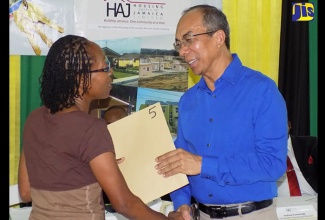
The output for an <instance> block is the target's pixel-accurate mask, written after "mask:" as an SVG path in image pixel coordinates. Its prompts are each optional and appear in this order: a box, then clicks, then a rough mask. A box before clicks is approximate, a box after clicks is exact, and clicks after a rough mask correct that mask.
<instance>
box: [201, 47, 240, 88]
mask: <svg viewBox="0 0 325 220" xmlns="http://www.w3.org/2000/svg"><path fill="white" fill-rule="evenodd" d="M231 55H232V61H231V62H230V64H229V65H228V67H227V68H226V69H225V71H224V72H223V74H222V75H221V77H220V79H222V80H225V81H227V82H229V83H231V84H233V85H234V84H236V83H237V82H238V80H239V78H240V75H239V74H238V73H239V72H240V68H242V67H243V65H242V62H241V61H240V59H239V57H238V55H237V54H236V53H233V54H231ZM215 83H217V81H216V82H215ZM198 88H201V89H206V88H207V85H206V83H205V81H204V78H203V77H201V79H200V81H199V82H198Z"/></svg>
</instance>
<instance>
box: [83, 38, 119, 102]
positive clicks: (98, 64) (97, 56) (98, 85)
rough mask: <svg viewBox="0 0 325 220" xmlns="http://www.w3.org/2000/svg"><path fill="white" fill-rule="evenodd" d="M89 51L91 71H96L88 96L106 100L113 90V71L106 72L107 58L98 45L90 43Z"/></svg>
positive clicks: (92, 74) (92, 76)
mask: <svg viewBox="0 0 325 220" xmlns="http://www.w3.org/2000/svg"><path fill="white" fill-rule="evenodd" d="M87 50H88V52H89V53H90V55H91V57H92V60H91V70H92V71H93V70H96V71H95V72H92V73H91V85H90V88H89V93H88V94H87V95H88V96H91V97H92V99H105V98H107V97H108V96H109V93H110V91H111V89H112V85H111V83H112V81H113V70H112V68H110V70H109V72H105V68H107V63H106V57H105V55H104V52H103V50H102V49H101V48H100V47H99V46H98V45H97V44H95V43H93V42H90V44H89V46H88V49H87Z"/></svg>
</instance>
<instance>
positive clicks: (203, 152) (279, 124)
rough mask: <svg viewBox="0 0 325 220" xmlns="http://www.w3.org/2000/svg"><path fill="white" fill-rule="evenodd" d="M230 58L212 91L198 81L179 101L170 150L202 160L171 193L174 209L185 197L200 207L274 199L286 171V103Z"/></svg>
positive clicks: (269, 81) (260, 78)
mask: <svg viewBox="0 0 325 220" xmlns="http://www.w3.org/2000/svg"><path fill="white" fill-rule="evenodd" d="M232 56H233V60H232V62H231V63H230V65H229V66H228V67H227V69H226V70H225V72H224V73H223V74H222V76H221V77H220V78H219V79H218V80H217V81H216V82H215V88H216V89H215V91H211V90H210V89H209V88H208V87H207V85H206V83H205V81H204V79H203V77H202V78H201V79H200V81H199V82H198V83H197V84H196V85H194V86H193V87H191V88H190V89H188V90H187V91H186V92H185V93H184V94H183V96H182V97H181V99H180V101H179V109H178V110H179V118H178V132H177V138H176V140H175V146H176V148H183V149H185V150H187V151H189V152H191V153H193V154H197V155H200V156H202V167H201V173H200V174H198V175H194V176H188V179H189V182H190V183H189V184H188V185H187V186H184V187H182V188H180V189H178V190H176V191H174V192H172V193H171V198H172V200H173V203H174V209H175V210H176V209H177V208H178V207H179V206H180V205H182V204H190V197H191V196H193V197H195V198H196V199H197V200H198V201H199V202H201V203H206V204H232V203H240V202H247V201H261V200H265V199H270V198H274V197H276V196H277V185H276V180H277V179H279V178H280V177H281V176H282V175H283V174H284V172H285V170H286V155H287V139H288V124H287V110H286V104H285V101H284V99H283V97H282V95H281V93H280V92H279V90H278V88H277V86H276V84H275V82H274V81H273V80H272V79H270V78H269V77H267V76H266V75H263V74H262V73H260V72H258V71H255V70H252V69H250V68H247V67H245V66H243V65H242V63H241V61H240V60H239V58H238V56H237V55H236V54H233V55H232Z"/></svg>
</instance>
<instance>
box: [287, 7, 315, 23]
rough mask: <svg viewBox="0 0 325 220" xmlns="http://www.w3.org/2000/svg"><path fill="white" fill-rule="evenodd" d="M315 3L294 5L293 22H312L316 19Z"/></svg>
mask: <svg viewBox="0 0 325 220" xmlns="http://www.w3.org/2000/svg"><path fill="white" fill-rule="evenodd" d="M314 12H315V9H314V4H313V3H307V2H302V3H292V21H311V20H313V19H314Z"/></svg>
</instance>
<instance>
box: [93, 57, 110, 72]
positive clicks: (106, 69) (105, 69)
mask: <svg viewBox="0 0 325 220" xmlns="http://www.w3.org/2000/svg"><path fill="white" fill-rule="evenodd" d="M105 62H106V64H107V67H106V68H104V69H97V70H91V71H90V73H96V72H108V73H109V71H110V70H111V63H110V62H109V60H108V59H107V57H106V59H105Z"/></svg>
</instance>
